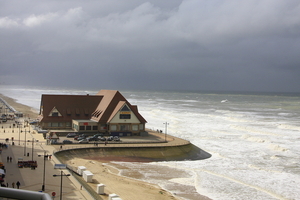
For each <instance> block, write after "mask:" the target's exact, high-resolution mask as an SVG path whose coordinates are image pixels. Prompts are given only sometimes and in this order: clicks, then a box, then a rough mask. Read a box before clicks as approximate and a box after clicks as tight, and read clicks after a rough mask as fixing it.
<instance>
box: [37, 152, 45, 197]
mask: <svg viewBox="0 0 300 200" xmlns="http://www.w3.org/2000/svg"><path fill="white" fill-rule="evenodd" d="M39 156H41V155H39ZM45 156H46V151H44V157H43V159H44V171H43V185H42V191H45V179H46V157H45Z"/></svg>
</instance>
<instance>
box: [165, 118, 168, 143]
mask: <svg viewBox="0 0 300 200" xmlns="http://www.w3.org/2000/svg"><path fill="white" fill-rule="evenodd" d="M164 125H165V142H167V126H168V125H169V123H168V122H166V123H164Z"/></svg>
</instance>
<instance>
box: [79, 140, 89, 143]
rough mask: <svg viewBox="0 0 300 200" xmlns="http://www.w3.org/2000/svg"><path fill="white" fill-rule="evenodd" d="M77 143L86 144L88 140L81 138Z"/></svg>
mask: <svg viewBox="0 0 300 200" xmlns="http://www.w3.org/2000/svg"><path fill="white" fill-rule="evenodd" d="M78 143H79V144H87V143H89V141H88V140H87V139H82V140H80V141H79V142H78Z"/></svg>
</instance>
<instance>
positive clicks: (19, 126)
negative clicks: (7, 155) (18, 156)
mask: <svg viewBox="0 0 300 200" xmlns="http://www.w3.org/2000/svg"><path fill="white" fill-rule="evenodd" d="M18 128H19V145H20V132H21V130H20V129H21V124H20V123H19V122H18Z"/></svg>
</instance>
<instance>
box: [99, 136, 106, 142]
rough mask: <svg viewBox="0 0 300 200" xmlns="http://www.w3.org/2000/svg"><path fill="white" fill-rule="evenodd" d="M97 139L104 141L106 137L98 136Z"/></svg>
mask: <svg viewBox="0 0 300 200" xmlns="http://www.w3.org/2000/svg"><path fill="white" fill-rule="evenodd" d="M98 139H99V140H100V141H106V138H105V137H103V136H99V137H98Z"/></svg>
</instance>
